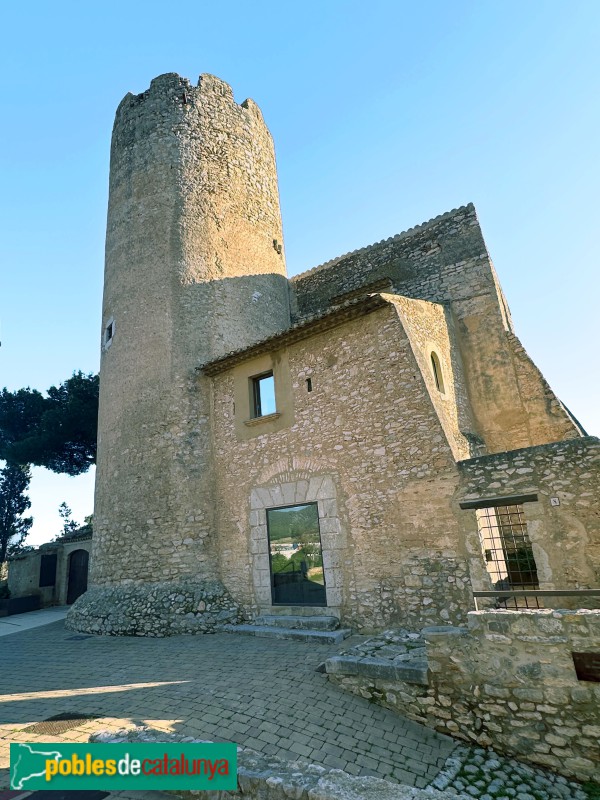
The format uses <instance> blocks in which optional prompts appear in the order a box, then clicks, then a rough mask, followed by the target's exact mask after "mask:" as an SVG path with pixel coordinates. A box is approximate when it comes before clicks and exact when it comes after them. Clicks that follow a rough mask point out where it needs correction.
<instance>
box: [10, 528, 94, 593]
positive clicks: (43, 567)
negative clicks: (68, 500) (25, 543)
mask: <svg viewBox="0 0 600 800" xmlns="http://www.w3.org/2000/svg"><path fill="white" fill-rule="evenodd" d="M91 549H92V532H91V530H89V529H84V530H80V531H75V532H74V533H72V534H70V535H66V536H62V537H61V538H60V539H57V540H56V541H54V542H48V543H47V544H43V545H41V546H40V547H38V548H36V549H35V550H29V551H26V552H24V553H22V554H21V555H17V556H13V557H12V558H11V559H10V560H9V562H8V590H9V592H10V597H11V598H19V597H31V596H37V597H39V602H40V606H41V607H42V608H43V607H45V606H64V605H71V604H72V603H74V602H75V600H77V598H78V597H80V596H81V595H82V594H83V593H84V592H85V591H86V589H87V582H88V568H89V557H90V552H91Z"/></svg>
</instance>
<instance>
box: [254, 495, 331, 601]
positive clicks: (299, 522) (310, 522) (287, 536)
mask: <svg viewBox="0 0 600 800" xmlns="http://www.w3.org/2000/svg"><path fill="white" fill-rule="evenodd" d="M267 530H268V533H269V557H270V562H271V597H272V602H273V605H283V606H326V605H327V598H326V595H325V575H324V572H323V553H322V549H321V533H320V531H319V511H318V508H317V504H316V503H305V504H304V505H300V506H286V507H285V508H269V509H267Z"/></svg>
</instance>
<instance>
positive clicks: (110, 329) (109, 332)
mask: <svg viewBox="0 0 600 800" xmlns="http://www.w3.org/2000/svg"><path fill="white" fill-rule="evenodd" d="M114 335H115V321H114V319H110V320H109V321H108V322H107V323H106V326H105V328H104V335H103V337H102V344H103V345H104V348H107V347H110V345H111V344H112V340H113V338H114Z"/></svg>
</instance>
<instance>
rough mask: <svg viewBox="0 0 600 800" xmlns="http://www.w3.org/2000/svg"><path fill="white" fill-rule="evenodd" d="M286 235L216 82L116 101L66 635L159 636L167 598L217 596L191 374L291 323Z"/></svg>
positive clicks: (263, 155) (251, 107)
mask: <svg viewBox="0 0 600 800" xmlns="http://www.w3.org/2000/svg"><path fill="white" fill-rule="evenodd" d="M282 238H283V237H282V228H281V216H280V210H279V195H278V188H277V174H276V167H275V154H274V148H273V141H272V139H271V135H270V134H269V131H268V130H267V127H266V126H265V123H264V121H263V118H262V115H261V112H260V110H259V108H258V107H257V106H256V105H255V104H254V103H253V102H252V101H251V100H246V101H245V102H244V103H242V105H238V104H237V103H236V102H235V101H234V99H233V94H232V91H231V88H230V87H229V86H228V85H227V84H226V83H224V82H223V81H221V80H219V79H218V78H215V77H213V76H212V75H202V76H201V77H200V79H199V81H198V85H197V86H192V85H191V84H190V82H189V81H188V80H187V79H185V78H181V77H180V76H179V75H176V74H167V75H162V76H160V77H158V78H156V79H155V80H153V81H152V83H151V85H150V88H149V89H148V90H147V91H146V92H143V93H142V94H140V95H137V96H136V95H132V94H128V95H127V96H126V97H125V98H124V99H123V101H122V102H121V104H120V105H119V108H118V110H117V115H116V120H115V124H114V129H113V137H112V148H111V167H110V196H109V207H108V224H107V234H106V266H105V278H104V303H103V312H102V318H103V329H102V361H101V370H100V415H99V425H98V467H97V478H96V500H95V512H94V547H93V556H92V572H91V575H90V590H89V591H88V593H87V594H86V595H85V596H84V597H83V598H81V600H80V601H79V603H78V604H77V605H76V606H75V607H74V609H73V612H72V614H71V623H70V624H71V625H72V626H73V627H78V628H86V629H92V630H102V631H105V632H113V633H115V632H116V633H118V632H133V631H132V630H130V627H131V626H129V628H128V625H129V623H127V624H125V623H123V619H122V618H123V614H126V615H128V614H135V612H134V609H137V615H138V616H139V615H140V612H142V611H143V614H144V615H145V616H146V617H151V618H153V619H154V623H153V624H155V628H156V630H154V629H152V630H151V629H150V628H149V627H148V624H149V623H143V624H142V623H140V625H141V628H140V630H141V632H147V633H152V632H159V630H160V629H161V626H162V629H163V632H168V631H165V630H164V628H165V626H166V627H167V628H168V627H169V624H170V623H169V621H168V619H167V620H166V621H165V618H164V617H165V613H166V612H165V608H166V606H169V604H170V605H171V606H173V605H176V604H177V602H178V601H177V600H175V599H173V598H175V597H179V598H180V600H179V602H181V603H182V604H184V605H186V604H187V605H189V603H190V602H192V601H193V602H195V601H196V600H198V597H199V596H201V597H204V595H203V594H202V592H204V591H205V589H206V587H207V586H210V587H211V589H210V591H211V592H213V594H214V593H215V592H216V593H217V594H219V592H220V590H219V586H218V583H217V582H218V578H219V575H218V561H217V556H216V552H215V547H216V543H215V542H214V536H213V531H214V529H215V526H214V513H215V508H214V492H213V468H212V454H211V430H210V428H211V415H210V379H208V378H206V377H203V376H201V375H200V373H199V372H198V371H197V369H196V368H197V367H198V366H199V365H201V364H202V363H204V362H206V361H209V360H211V359H214V358H217V357H219V356H222V355H224V354H225V353H227V352H230V351H232V350H236V349H238V348H242V347H245V346H247V345H249V344H252V343H254V342H256V341H258V340H260V339H263V338H265V337H267V336H270V335H272V334H274V333H277V332H278V331H281V330H282V329H284V328H286V327H288V326H289V322H290V319H289V303H288V289H287V279H286V272H285V262H284V257H283V255H282V251H281V246H280V244H281V242H282ZM182 583H183V584H185V585H186V586H187V588H188V589H189V587H192V590H193V591H196V590H197V591H196V594H195V595H194V597H195V600H194V598H192V601H190V599H189V597H188V595H187V594H186V591H184V589H185V586H184V589H182V588H181V585H182ZM159 584H160V585H159ZM194 587H195V588H194ZM198 592H199V593H200V594H198ZM209 594H210V592H209ZM128 598H129V599H128ZM165 598H167V599H165ZM169 598H170V599H169ZM182 598H185V599H182ZM205 599H206V598H205ZM203 602H205V600H200V601H198V605H200V608H202V607H203V606H202V605H201V603H203ZM215 602H216V601H215ZM227 602H228V601H227V599H224V600H222V603H221V605H223V604H224V605H227ZM208 605H209V606H210V605H211V604H210V603H208ZM218 605H219V604H218V603H216V605H215V608H216V607H218ZM130 606H131V608H130ZM171 610H173V611H174V612H175V613H178V614H179V617H180V618H181V612H182V609H179V610H178V609H176V608H175V609H173V608H172V609H171ZM195 610H196V609H194V611H195ZM105 612H106V613H105ZM169 615H170V612H169V613H168V614H167V616H169ZM184 616H185V615H184ZM99 617H100V619H99ZM119 618H120V619H121V621H120V622H119V621H118V619H119ZM115 620H117V621H115ZM134 627H135V625H134Z"/></svg>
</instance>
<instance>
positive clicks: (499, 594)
mask: <svg viewBox="0 0 600 800" xmlns="http://www.w3.org/2000/svg"><path fill="white" fill-rule="evenodd" d="M478 597H493V598H495V599H496V600H498V599H502V598H506V599H509V598H513V597H514V598H517V597H536V598H538V597H539V598H543V597H600V589H514V590H507V591H505V590H500V589H498V590H497V591H495V592H494V591H491V592H473V599H474V600H475V611H479V607H478V605H477V598H478ZM490 610H492V611H493V610H495V609H490ZM517 610H518V609H517Z"/></svg>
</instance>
